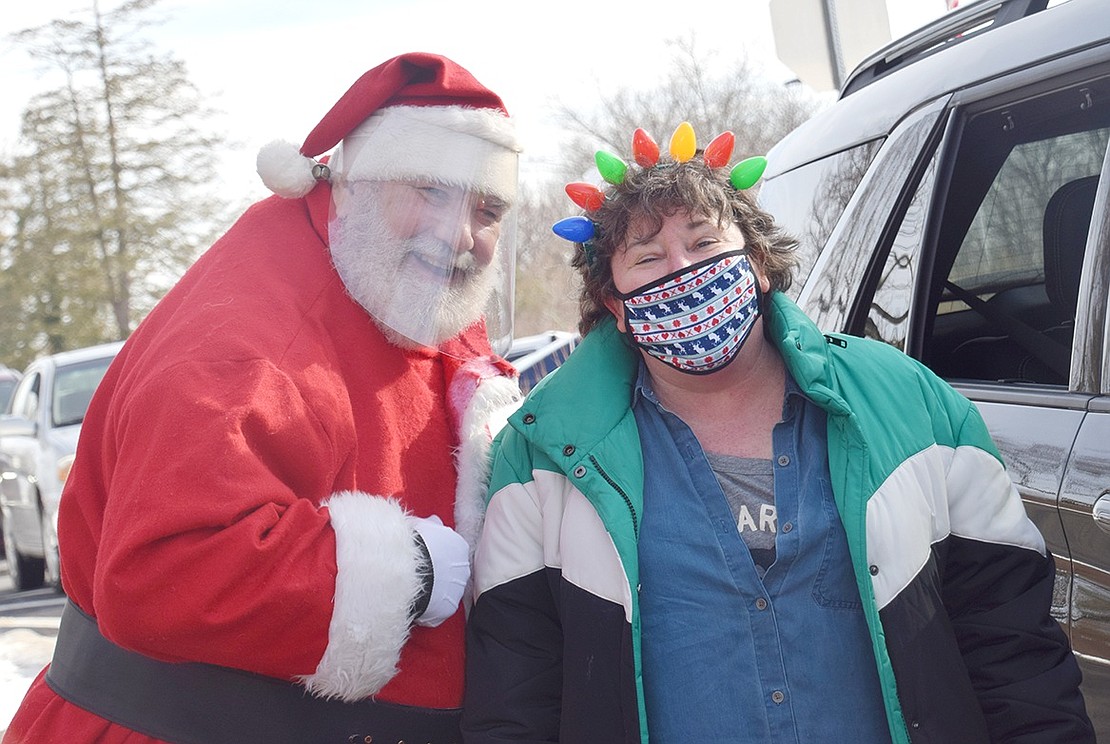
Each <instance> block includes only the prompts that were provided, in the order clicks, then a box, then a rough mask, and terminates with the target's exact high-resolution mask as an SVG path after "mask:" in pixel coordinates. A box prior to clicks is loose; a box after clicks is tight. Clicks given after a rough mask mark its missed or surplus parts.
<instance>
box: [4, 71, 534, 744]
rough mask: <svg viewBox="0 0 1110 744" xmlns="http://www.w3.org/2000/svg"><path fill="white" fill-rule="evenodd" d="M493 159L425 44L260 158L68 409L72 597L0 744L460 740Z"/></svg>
mask: <svg viewBox="0 0 1110 744" xmlns="http://www.w3.org/2000/svg"><path fill="white" fill-rule="evenodd" d="M333 149H334V152H331V156H330V157H329V158H322V157H321V156H322V155H323V154H324V153H328V152H330V151H333ZM518 151H519V147H518V146H517V144H516V140H515V138H514V136H513V132H512V126H511V123H510V120H509V118H508V115H507V113H506V111H505V107H504V105H503V103H502V102H501V100H500V98H498V96H496V95H495V94H494V93H492V92H491V91H489V90H488V89H486V88H485V87H484V86H482V85H481V84H480V83H479V82H478V81H477V80H475V79H474V78H473V77H472V76H471V75H470V74H469V73H468V72H467V71H466V70H464V69H462V68H461V67H459V66H458V65H456V64H455V63H453V62H451V61H450V60H448V59H445V58H443V57H441V56H437V55H432V54H406V55H402V56H400V57H396V58H394V59H391V60H389V61H387V62H385V63H383V64H381V65H379V66H378V67H375V68H374V69H372V70H370V71H369V72H367V73H366V74H365V75H363V76H362V77H361V78H360V79H359V80H358V81H357V82H356V83H355V84H354V85H353V86H352V87H351V89H350V90H349V91H348V92H347V93H346V94H344V96H343V97H342V98H341V99H340V100H339V101H338V102H337V103H336V104H335V106H334V107H333V108H332V110H331V111H329V112H328V114H327V115H326V116H325V117H324V118H323V120H322V121H321V122H320V123H319V124H318V125H317V127H316V128H315V129H314V130H313V131H312V133H310V134H309V136H308V138H307V139H306V140H305V142H304V144H303V145H302V146H301V147H300V148H299V149H298V148H295V147H293V146H285V145H281V144H274V145H269V146H267V147H266V148H263V151H262V152H261V153H260V155H259V172H260V174H261V175H262V177H263V180H264V181H265V182H266V183H267V185H268V186H269V187H270V188H271V189H272V190H274V191H275V192H276V193H277V196H274V197H271V198H270V199H267V200H265V201H262V202H260V203H258V204H256V205H254V206H253V207H251V208H250V209H249V210H248V211H247V212H246V214H245V215H244V216H243V217H242V218H241V219H240V220H239V221H238V222H237V223H236V224H235V225H234V226H233V227H232V228H231V230H230V231H229V232H228V233H227V234H226V235H225V236H224V237H223V238H222V239H221V240H219V241H218V242H217V243H216V244H215V245H214V246H213V247H212V248H211V249H210V250H209V251H208V252H207V253H206V254H205V255H204V256H203V257H201V259H200V260H198V261H197V262H196V264H195V265H194V266H193V267H192V268H191V269H190V270H189V271H188V272H187V273H186V275H185V276H184V277H183V278H182V279H181V281H180V282H179V283H178V284H177V286H176V287H174V289H173V290H172V291H171V292H169V293H168V294H167V295H166V297H165V298H164V299H163V300H162V302H161V303H159V305H158V306H157V307H156V308H155V309H154V311H153V312H151V314H150V315H149V316H148V317H147V318H146V319H145V320H144V321H143V323H142V324H141V325H140V326H139V328H138V329H137V330H136V331H135V333H134V334H132V336H131V338H130V339H128V342H127V344H126V345H125V346H124V348H123V350H122V351H121V352H120V354H119V356H118V357H117V358H116V360H115V362H114V364H113V365H112V367H111V368H110V369H109V371H108V374H107V375H106V377H105V378H104V381H103V383H102V384H101V386H100V388H99V389H98V391H97V393H96V396H95V397H94V399H93V402H92V404H91V406H90V408H89V411H88V415H87V417H86V418H85V422H84V425H83V430H82V434H81V441H80V444H79V445H78V448H77V459H76V462H75V464H74V466H73V469H72V472H71V475H70V478H69V482H68V483H67V485H66V489H65V492H64V494H63V498H62V502H61V509H60V513H59V519H58V530H59V540H60V549H61V556H62V580H63V585H64V588H65V589H66V592H67V594H68V596H69V598H70V601H69V603H68V606H67V608H66V610H65V612H64V614H63V620H62V627H61V629H60V632H59V636H58V642H57V647H56V651H55V656H54V660H53V662H52V663H51V665H50V666H49V667H47V669H46V670H44V671H43V673H42V674H41V675H40V676H39V678H38V679H37V680H36V681H35V682H34V684H33V685H32V687H31V689H30V691H29V692H28V694H27V697H26V698H25V700H24V701H23V704H22V706H21V708H20V709H19V712H18V713H17V714H16V716H15V718H14V720H13V721H12V724H11V726H10V727H9V729H8V731H7V734H6V736H5V737H4V741H5V742H47V741H65V742H69V743H71V744H80V743H81V742H101V743H111V742H123V741H127V742H131V743H134V742H141V741H144V740H146V741H166V742H180V743H182V744H221V743H223V742H227V743H229V744H230V743H231V742H235V744H242V743H243V742H252V741H258V742H268V743H271V744H272V743H274V742H289V743H291V744H292V743H294V742H296V743H298V744H325V743H326V742H342V743H344V744H346V743H347V742H354V741H357V742H371V741H374V742H390V744H392V743H393V742H398V741H402V740H403V741H408V742H420V743H421V744H423V743H424V742H437V743H438V742H454V741H458V710H457V709H458V706H459V705H460V703H461V700H462V688H463V661H464V659H463V656H464V649H463V626H464V612H463V610H462V608H461V607H460V600H461V598H462V596H463V593H464V589H465V587H466V584H467V581H468V578H469V570H470V569H469V560H468V559H469V544H470V543H472V542H473V538H474V537H475V535H476V533H477V531H478V528H479V526H480V521H481V514H482V503H483V496H484V480H485V475H486V471H485V468H486V454H487V451H488V446H489V440H490V434H491V431H492V430H493V428H494V427H495V424H492V423H491V421H493V420H495V419H497V418H498V415H499V413H500V412H503V411H504V409H505V408H506V407H509V406H511V405H512V403H513V401H514V400H515V399H516V397H517V386H516V384H515V382H514V380H513V378H512V368H511V367H510V366H509V365H508V364H507V363H506V362H504V361H502V360H501V359H500V358H499V357H498V356H496V354H495V353H494V352H493V349H492V348H491V343H490V340H489V339H494V342H495V343H494V346H496V345H497V344H498V343H500V342H504V341H505V340H507V339H510V338H511V322H510V318H511V314H510V313H509V312H508V311H509V310H511V301H510V295H509V293H510V292H511V288H512V268H513V252H514V246H513V243H512V236H513V229H512V225H513V203H514V200H515V197H516V166H517V155H518ZM318 158H319V159H318Z"/></svg>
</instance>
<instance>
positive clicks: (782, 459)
mask: <svg viewBox="0 0 1110 744" xmlns="http://www.w3.org/2000/svg"><path fill="white" fill-rule="evenodd" d="M789 464H790V455H779V465H781V466H782V467H784V468H785V467H786V466H787V465H789Z"/></svg>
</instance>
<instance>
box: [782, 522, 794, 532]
mask: <svg viewBox="0 0 1110 744" xmlns="http://www.w3.org/2000/svg"><path fill="white" fill-rule="evenodd" d="M792 529H794V523H793V522H787V523H786V524H784V525H783V526H782V531H783V532H789V531H790V530H792Z"/></svg>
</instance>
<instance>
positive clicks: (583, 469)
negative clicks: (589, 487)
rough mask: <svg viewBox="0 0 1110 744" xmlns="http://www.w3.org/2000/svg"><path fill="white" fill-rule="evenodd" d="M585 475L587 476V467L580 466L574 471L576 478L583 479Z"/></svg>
mask: <svg viewBox="0 0 1110 744" xmlns="http://www.w3.org/2000/svg"><path fill="white" fill-rule="evenodd" d="M585 474H586V467H585V466H584V465H579V466H578V467H576V468H575V469H574V477H575V478H581V477H582V476H583V475H585Z"/></svg>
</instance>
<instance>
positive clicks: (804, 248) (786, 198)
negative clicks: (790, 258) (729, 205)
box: [759, 139, 883, 297]
mask: <svg viewBox="0 0 1110 744" xmlns="http://www.w3.org/2000/svg"><path fill="white" fill-rule="evenodd" d="M882 142H883V141H882V140H881V139H878V140H872V141H870V142H865V143H863V144H862V145H858V146H856V147H853V148H851V149H849V150H845V151H843V152H839V153H836V154H834V155H831V156H829V157H827V158H822V159H821V160H817V161H815V162H813V163H809V164H808V165H804V166H802V167H800V168H795V169H794V170H792V171H789V172H787V173H783V174H782V175H779V176H776V177H775V178H773V179H771V180H768V181H766V182H765V183H763V185H762V186H761V187H760V190H759V203H760V206H762V207H763V209H765V210H767V211H768V212H769V213H770V214H772V215H773V216H774V218H775V222H776V223H778V225H779V226H781V227H782V228H783V229H784V230H786V232H788V233H789V234H790V235H792V236H793V237H794V238H795V239H797V241H798V254H797V256H798V268H797V271H795V273H794V284H793V286H792V287H791V289H790V292H789V294H790V295H791V296H793V297H797V295H798V292H800V291H801V288H802V286H803V285H804V284H805V282H806V279H807V278H808V277H809V273H810V271H812V270H813V266H814V264H815V263H816V262H817V258H818V256H820V255H821V250H822V249H823V248H824V247H825V242H826V241H827V240H828V239H829V235H831V234H832V231H833V228H834V227H836V223H837V221H838V220H839V219H840V216H841V215H842V214H843V213H844V208H845V207H846V206H847V205H848V201H849V200H850V199H851V198H852V194H854V193H855V191H856V188H857V187H858V186H859V182H860V180H861V179H862V178H863V176H864V174H865V173H866V172H867V167H868V166H869V165H870V164H871V161H872V159H873V158H874V157H875V153H876V152H878V150H879V146H880V145H881V144H882ZM798 194H813V195H814V196H813V198H812V199H811V200H809V201H801V200H799V199H798V198H797V195H798Z"/></svg>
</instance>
